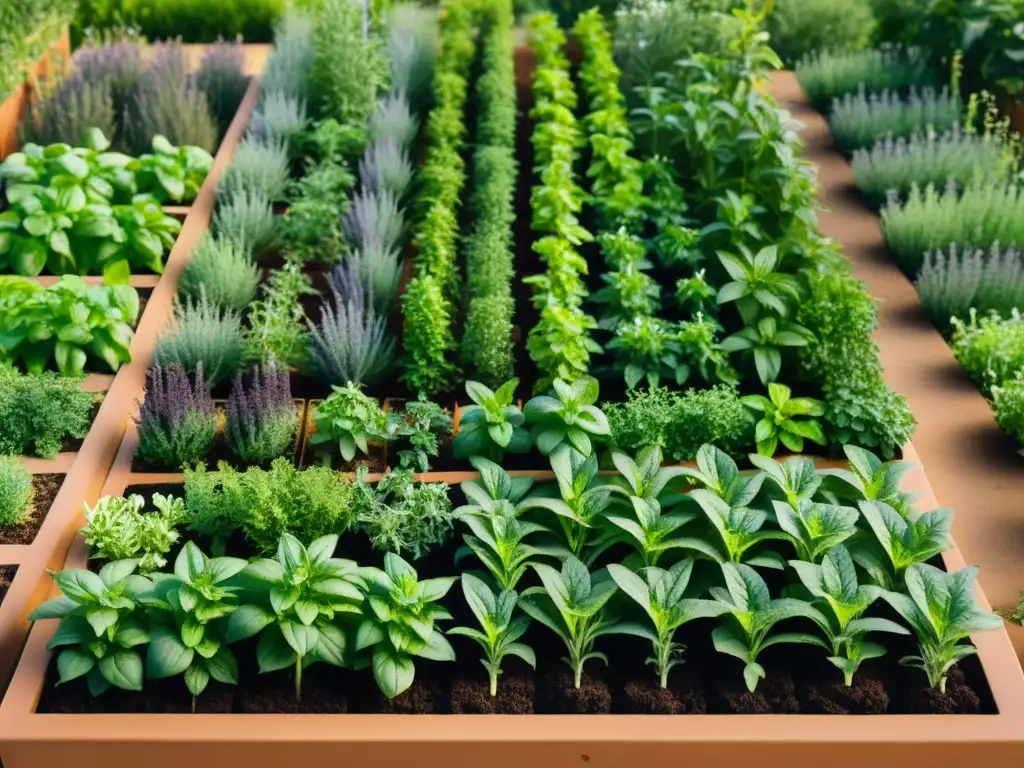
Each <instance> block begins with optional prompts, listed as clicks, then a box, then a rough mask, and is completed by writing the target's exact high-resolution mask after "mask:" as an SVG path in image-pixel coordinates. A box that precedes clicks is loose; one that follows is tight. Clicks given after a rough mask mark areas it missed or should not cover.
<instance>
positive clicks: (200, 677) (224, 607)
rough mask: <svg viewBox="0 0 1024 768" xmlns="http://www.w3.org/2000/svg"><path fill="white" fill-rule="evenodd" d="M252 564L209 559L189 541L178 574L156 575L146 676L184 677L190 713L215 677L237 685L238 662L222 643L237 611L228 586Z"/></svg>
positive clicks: (178, 561)
mask: <svg viewBox="0 0 1024 768" xmlns="http://www.w3.org/2000/svg"><path fill="white" fill-rule="evenodd" d="M247 565H248V562H247V561H245V560H241V559H239V558H236V557H217V558H214V559H212V560H211V559H209V558H207V557H206V555H204V554H203V553H202V552H201V551H200V549H199V547H197V546H196V545H195V544H194V543H193V542H191V541H190V542H187V543H186V544H185V546H184V548H182V550H181V552H180V553H178V557H177V558H176V559H175V561H174V574H173V575H171V574H164V573H158V574H154V576H153V590H152V592H151V593H150V595H149V597H147V599H146V600H145V601H144V602H145V604H146V605H147V606H148V607H152V608H156V609H158V610H157V611H154V612H153V615H154V623H155V626H153V627H152V629H151V630H150V643H149V648H148V649H147V654H146V675H147V677H150V678H152V679H159V678H165V677H174V676H176V675H182V674H183V675H184V676H185V685H186V686H187V687H188V690H189V692H190V693H191V694H192V711H193V712H195V711H196V697H197V696H199V695H200V694H201V693H202V692H203V691H204V690H206V686H207V685H208V684H209V682H210V678H211V677H212V678H213V679H214V680H218V681H219V682H222V683H229V684H231V685H234V684H236V683H237V682H238V662H237V661H236V660H235V655H234V654H233V653H232V652H231V650H230V649H229V648H228V647H227V645H226V644H225V643H224V630H225V624H226V622H224V619H225V617H227V616H229V615H230V614H231V613H232V612H234V610H235V609H236V608H237V607H238V604H237V602H236V600H235V592H236V590H235V589H234V588H233V587H230V586H228V585H227V582H228V581H229V580H230V579H231V578H232V577H233V576H235V575H236V574H238V573H240V572H241V571H242V570H243V569H244V568H245V567H246V566H247Z"/></svg>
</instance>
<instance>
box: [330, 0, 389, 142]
mask: <svg viewBox="0 0 1024 768" xmlns="http://www.w3.org/2000/svg"><path fill="white" fill-rule="evenodd" d="M313 47H314V52H313V64H312V70H311V71H312V81H313V91H314V93H315V95H316V99H317V107H318V109H319V113H320V115H321V116H323V117H332V118H334V119H335V120H337V121H338V122H339V123H342V124H346V123H354V124H357V125H364V124H365V123H366V119H367V118H368V117H369V116H370V113H371V112H372V111H373V108H374V106H375V105H376V103H377V95H378V93H379V92H380V91H382V90H383V88H384V86H385V85H386V84H387V79H388V65H387V62H386V61H385V60H384V56H383V51H382V46H381V44H380V42H379V40H378V38H377V36H376V35H370V36H369V37H365V38H364V36H363V12H362V6H361V5H360V4H358V3H353V2H351V0H324V2H323V6H322V8H321V9H320V10H319V11H318V12H317V14H316V15H315V23H314V26H313Z"/></svg>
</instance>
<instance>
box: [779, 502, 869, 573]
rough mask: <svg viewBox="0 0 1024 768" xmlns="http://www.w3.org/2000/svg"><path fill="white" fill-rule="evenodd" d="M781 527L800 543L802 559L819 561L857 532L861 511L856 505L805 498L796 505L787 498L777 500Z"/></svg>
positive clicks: (798, 554)
mask: <svg viewBox="0 0 1024 768" xmlns="http://www.w3.org/2000/svg"><path fill="white" fill-rule="evenodd" d="M773 506H774V507H775V518H776V519H777V520H778V521H779V527H780V528H781V529H782V530H783V531H784V532H785V533H786V534H788V536H789V540H790V541H791V542H793V546H794V547H796V556H797V559H798V560H804V561H806V562H808V563H817V562H820V561H821V559H822V558H823V557H824V556H825V553H826V552H827V551H828V550H830V549H831V548H832V547H834V546H836V545H837V544H842V543H843V542H844V541H846V540H847V539H849V538H850V537H851V536H853V535H854V534H855V533H857V520H858V518H859V517H860V515H859V514H858V513H857V510H856V509H854V508H853V507H841V506H839V505H837V504H820V503H818V502H816V501H801V502H799V503H798V506H797V508H796V509H794V508H793V507H791V506H790V505H789V504H787V503H786V502H784V501H776V502H773Z"/></svg>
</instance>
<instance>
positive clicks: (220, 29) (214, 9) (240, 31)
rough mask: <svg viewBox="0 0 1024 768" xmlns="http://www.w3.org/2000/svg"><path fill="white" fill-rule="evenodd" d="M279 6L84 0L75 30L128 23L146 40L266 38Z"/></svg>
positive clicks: (277, 2) (260, 1) (279, 0)
mask: <svg viewBox="0 0 1024 768" xmlns="http://www.w3.org/2000/svg"><path fill="white" fill-rule="evenodd" d="M284 8H285V0H107V1H106V2H97V1H96V0H88V1H86V2H80V3H79V12H78V16H77V18H76V20H75V26H76V30H75V32H76V37H80V36H81V35H82V34H83V33H84V32H85V31H92V32H106V31H118V30H120V29H122V28H123V27H125V26H128V27H132V28H134V29H136V30H137V31H138V33H139V34H140V35H142V36H144V37H146V38H149V39H151V40H170V39H174V38H179V37H180V38H182V39H183V40H184V41H185V42H187V43H212V42H215V41H216V40H217V39H218V38H226V39H234V38H235V37H237V36H241V37H242V38H244V39H245V42H247V43H269V42H271V41H272V39H273V29H274V22H275V21H276V20H277V19H278V17H280V16H281V14H282V13H283V12H284Z"/></svg>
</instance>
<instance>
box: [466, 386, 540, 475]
mask: <svg viewBox="0 0 1024 768" xmlns="http://www.w3.org/2000/svg"><path fill="white" fill-rule="evenodd" d="M518 386H519V379H510V380H509V381H506V382H505V383H504V384H502V385H501V386H500V387H498V389H496V390H494V391H492V390H490V389H488V388H487V387H485V386H484V385H483V384H481V383H479V382H476V381H467V382H466V394H467V395H469V399H470V400H472V401H473V403H474V404H473V405H470V406H467V407H465V408H463V409H462V410H461V416H460V418H459V431H458V432H457V433H456V434H455V438H454V440H453V441H452V452H453V454H454V455H455V458H457V459H464V458H469V457H471V456H483V457H484V458H488V459H491V460H493V461H501V458H502V456H504V454H505V452H506V451H507V452H509V453H528V452H529V451H530V448H531V447H532V443H531V441H530V433H529V432H527V431H526V430H525V429H524V428H523V423H524V422H525V420H526V418H525V416H524V415H523V413H522V411H520V410H519V406H518V405H515V404H514V398H515V392H516V387H518Z"/></svg>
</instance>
